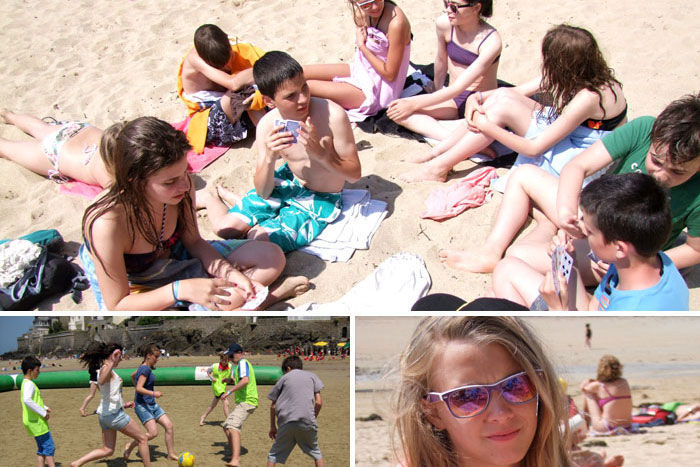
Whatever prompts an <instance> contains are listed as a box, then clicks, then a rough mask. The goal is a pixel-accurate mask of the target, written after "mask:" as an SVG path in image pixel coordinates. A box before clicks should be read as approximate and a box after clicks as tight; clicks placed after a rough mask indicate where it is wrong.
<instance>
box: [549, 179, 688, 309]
mask: <svg viewBox="0 0 700 467" xmlns="http://www.w3.org/2000/svg"><path fill="white" fill-rule="evenodd" d="M580 206H581V211H582V212H583V219H582V220H581V221H580V225H581V230H582V231H583V233H584V234H585V235H586V238H587V240H588V243H589V245H590V248H591V251H592V252H593V254H594V255H595V256H597V257H598V258H599V259H600V260H601V261H605V262H606V263H609V264H610V268H609V269H608V271H607V273H606V274H605V276H603V279H602V280H601V282H600V284H599V285H598V287H597V288H596V290H595V293H594V296H593V297H590V296H589V295H588V294H587V293H585V292H584V289H583V284H582V283H579V284H575V285H574V287H572V288H571V290H567V283H566V281H565V280H564V279H563V277H561V275H559V276H560V277H558V278H556V279H555V280H559V281H560V282H559V283H560V287H561V294H560V295H557V294H556V293H552V292H553V291H554V287H553V284H552V279H551V273H549V274H548V276H549V277H547V279H546V280H545V284H544V285H543V286H542V288H541V290H540V292H541V294H542V298H543V299H544V300H545V301H546V302H547V304H548V305H549V308H550V309H566V306H567V305H571V303H572V302H571V301H569V303H567V299H568V294H570V292H574V294H576V292H577V291H580V292H579V295H580V297H572V298H575V299H576V302H577V305H578V306H585V307H586V308H585V309H588V310H615V311H619V310H634V311H638V310H668V311H681V310H688V307H689V293H688V286H687V285H686V283H685V281H684V280H683V277H681V275H680V273H679V272H678V269H677V268H676V266H675V265H674V264H673V261H671V259H670V258H669V257H668V256H667V255H666V254H665V253H663V252H662V251H660V250H661V247H662V246H663V245H664V243H665V242H666V240H667V239H668V236H669V234H670V232H671V212H670V208H669V201H668V192H667V191H666V190H664V189H663V188H662V187H661V185H660V184H659V183H658V182H657V181H656V180H655V179H654V178H653V177H651V176H650V175H645V174H641V173H634V172H632V173H626V174H618V175H606V176H603V177H601V178H599V179H598V180H594V181H593V182H591V183H590V184H589V185H588V186H587V187H586V188H584V189H583V191H582V192H581V197H580ZM550 284H551V285H552V287H551V288H550V287H549V285H550Z"/></svg>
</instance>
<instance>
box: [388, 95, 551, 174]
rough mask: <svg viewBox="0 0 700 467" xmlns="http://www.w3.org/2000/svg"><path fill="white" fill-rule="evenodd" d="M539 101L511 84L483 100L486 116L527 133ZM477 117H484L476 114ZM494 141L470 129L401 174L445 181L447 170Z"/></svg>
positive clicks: (518, 131)
mask: <svg viewBox="0 0 700 467" xmlns="http://www.w3.org/2000/svg"><path fill="white" fill-rule="evenodd" d="M536 106H537V103H536V102H535V101H533V100H532V99H530V98H528V97H525V96H523V95H522V94H520V93H518V92H516V91H513V90H512V89H509V88H499V89H497V90H496V91H495V92H494V93H493V94H491V95H490V96H489V97H488V99H486V101H485V102H484V104H483V108H484V111H485V113H486V118H488V119H489V121H491V122H493V123H496V124H497V125H499V126H501V127H502V128H509V129H510V130H511V131H513V132H514V133H516V134H518V135H520V136H524V135H525V133H527V129H528V127H529V126H530V121H531V120H532V112H533V110H534V109H535V107H536ZM475 118H476V119H479V118H483V117H482V116H481V115H478V114H477V115H476V117H475ZM492 142H493V139H492V138H489V137H488V136H486V135H484V134H482V133H472V132H468V133H467V134H466V135H465V136H464V137H463V138H461V139H460V140H459V142H458V143H457V144H454V145H452V146H451V147H449V149H447V150H446V151H444V152H443V153H442V154H440V155H439V156H438V157H435V158H434V159H433V160H431V161H430V162H428V163H427V164H425V165H423V166H421V167H418V168H416V169H414V170H412V171H411V172H407V173H405V174H403V175H402V176H401V178H402V179H403V180H405V181H407V182H416V181H422V180H435V181H445V180H446V179H447V173H448V172H449V171H450V170H451V169H452V167H454V166H455V165H456V164H457V163H459V162H461V161H463V160H464V159H466V158H468V157H471V156H473V155H474V154H477V153H478V152H479V151H481V150H483V149H484V148H486V147H487V146H489V145H490V144H491V143H492Z"/></svg>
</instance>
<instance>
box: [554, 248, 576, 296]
mask: <svg viewBox="0 0 700 467" xmlns="http://www.w3.org/2000/svg"><path fill="white" fill-rule="evenodd" d="M573 265H574V259H573V258H572V257H571V255H570V254H569V253H567V252H566V250H565V249H564V246H563V245H557V246H556V247H555V248H554V251H553V252H552V281H553V282H554V290H555V291H556V292H557V295H559V294H560V293H561V289H560V285H559V274H561V275H562V276H564V281H565V282H567V283H568V282H569V276H571V268H572V267H573Z"/></svg>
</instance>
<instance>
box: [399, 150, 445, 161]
mask: <svg viewBox="0 0 700 467" xmlns="http://www.w3.org/2000/svg"><path fill="white" fill-rule="evenodd" d="M437 156H439V154H435V153H434V152H433V151H432V150H431V151H428V152H424V153H422V154H415V155H412V156H406V157H404V158H403V159H402V160H403V161H406V162H413V163H414V164H420V163H422V162H428V161H429V160H433V159H435V158H436V157H437Z"/></svg>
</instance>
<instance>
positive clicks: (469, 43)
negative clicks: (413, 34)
mask: <svg viewBox="0 0 700 467" xmlns="http://www.w3.org/2000/svg"><path fill="white" fill-rule="evenodd" d="M443 4H444V5H445V10H444V14H443V15H441V16H440V17H439V18H438V20H437V22H436V26H435V29H436V31H437V42H438V48H437V54H436V55H435V80H434V82H435V89H436V90H435V92H433V93H431V94H422V95H418V96H413V97H407V98H404V99H397V100H395V101H394V102H392V103H391V104H390V105H389V108H388V109H387V112H386V114H387V116H388V117H389V118H391V119H392V120H394V121H395V122H396V123H398V124H399V125H403V126H405V127H406V128H408V129H410V130H412V131H414V132H416V133H420V134H422V135H424V136H427V137H429V138H433V139H437V140H443V139H445V138H447V137H448V136H449V135H450V133H451V130H450V129H449V128H447V127H445V126H443V125H442V124H441V123H440V120H456V119H459V118H464V111H465V106H466V102H467V98H468V97H469V96H471V95H472V94H474V93H475V92H477V91H488V90H490V89H495V88H496V87H497V85H498V84H497V80H496V74H497V72H498V62H499V59H500V56H501V47H502V44H501V37H500V35H499V34H498V32H497V31H496V29H494V28H493V27H492V26H491V25H489V24H488V23H487V22H486V21H485V20H484V18H489V17H491V15H492V13H493V1H492V0H468V1H464V0H460V1H448V0H443ZM448 74H449V77H450V85H449V86H443V83H445V78H446V77H447V75H448ZM466 131H467V128H466V126H465V127H463V129H462V132H463V133H466ZM424 161H425V159H422V160H421V158H420V157H417V158H414V159H413V160H412V161H411V162H424Z"/></svg>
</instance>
